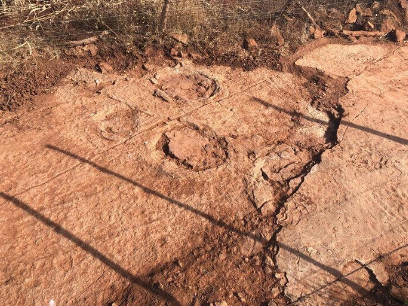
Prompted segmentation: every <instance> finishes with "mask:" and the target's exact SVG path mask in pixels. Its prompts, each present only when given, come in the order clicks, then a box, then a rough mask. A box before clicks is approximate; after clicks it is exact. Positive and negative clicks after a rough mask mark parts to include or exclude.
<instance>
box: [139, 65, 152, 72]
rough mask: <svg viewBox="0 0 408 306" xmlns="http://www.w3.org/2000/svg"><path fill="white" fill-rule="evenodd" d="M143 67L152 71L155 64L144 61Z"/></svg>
mask: <svg viewBox="0 0 408 306" xmlns="http://www.w3.org/2000/svg"><path fill="white" fill-rule="evenodd" d="M142 68H143V69H144V70H146V71H152V70H153V65H151V64H149V63H144V64H143V65H142Z"/></svg>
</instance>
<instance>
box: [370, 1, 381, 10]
mask: <svg viewBox="0 0 408 306" xmlns="http://www.w3.org/2000/svg"><path fill="white" fill-rule="evenodd" d="M380 8H381V4H380V2H378V1H374V2H373V4H372V5H371V9H372V10H373V11H379V10H380Z"/></svg>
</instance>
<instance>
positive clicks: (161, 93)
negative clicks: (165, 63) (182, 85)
mask: <svg viewBox="0 0 408 306" xmlns="http://www.w3.org/2000/svg"><path fill="white" fill-rule="evenodd" d="M154 96H155V97H158V98H161V99H162V100H164V101H166V102H170V101H171V98H170V96H169V95H168V94H167V93H166V92H165V91H163V90H161V89H156V90H155V91H154Z"/></svg>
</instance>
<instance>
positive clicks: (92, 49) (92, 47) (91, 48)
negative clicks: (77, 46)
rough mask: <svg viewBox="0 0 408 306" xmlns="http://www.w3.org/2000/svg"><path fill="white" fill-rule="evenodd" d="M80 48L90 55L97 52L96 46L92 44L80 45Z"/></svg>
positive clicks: (94, 54)
mask: <svg viewBox="0 0 408 306" xmlns="http://www.w3.org/2000/svg"><path fill="white" fill-rule="evenodd" d="M82 49H83V50H84V51H85V52H87V53H89V54H90V55H91V56H96V54H98V47H97V46H95V45H94V44H90V45H86V46H85V47H82Z"/></svg>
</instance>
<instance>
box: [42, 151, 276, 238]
mask: <svg viewBox="0 0 408 306" xmlns="http://www.w3.org/2000/svg"><path fill="white" fill-rule="evenodd" d="M45 147H46V148H48V149H51V150H54V151H58V152H60V153H63V154H65V155H68V156H70V157H72V158H74V159H76V160H79V161H80V162H82V163H84V164H88V165H90V166H92V167H94V168H96V169H98V170H99V171H100V172H102V173H105V174H109V175H112V176H114V177H117V178H119V179H121V180H123V181H125V182H127V183H129V184H132V185H133V186H136V187H138V188H140V189H142V190H143V191H144V192H146V193H148V194H151V195H154V196H156V197H158V198H160V199H163V200H165V201H167V202H169V203H171V204H174V205H176V206H178V207H180V208H182V209H185V210H187V211H190V212H192V213H194V214H196V215H198V216H200V217H202V218H204V219H206V220H208V221H210V222H211V223H213V224H215V225H217V226H219V227H223V228H226V229H228V230H229V231H231V232H234V233H237V234H239V235H241V236H246V237H249V238H251V239H253V240H255V241H258V242H261V243H267V242H268V241H267V240H266V239H264V238H262V237H259V236H257V235H255V234H252V233H247V232H244V231H241V230H239V229H237V228H235V227H232V226H231V225H229V224H228V223H226V222H224V221H222V220H219V219H216V218H214V217H213V216H211V215H210V214H207V213H205V212H202V211H201V210H198V209H196V208H194V207H191V206H189V205H187V204H184V203H182V202H180V201H177V200H174V199H172V198H170V197H168V196H166V195H164V194H162V193H160V192H158V191H156V190H153V189H150V188H148V187H146V186H144V185H142V184H140V183H138V182H136V181H134V180H131V179H130V178H127V177H126V176H123V175H122V174H119V173H117V172H114V171H112V170H109V169H107V168H104V167H102V166H99V165H98V164H96V163H94V162H92V161H89V160H87V159H85V158H83V157H81V156H79V155H76V154H74V153H71V152H69V151H66V150H63V149H61V148H58V147H55V146H53V145H49V144H47V145H46V146H45Z"/></svg>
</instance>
